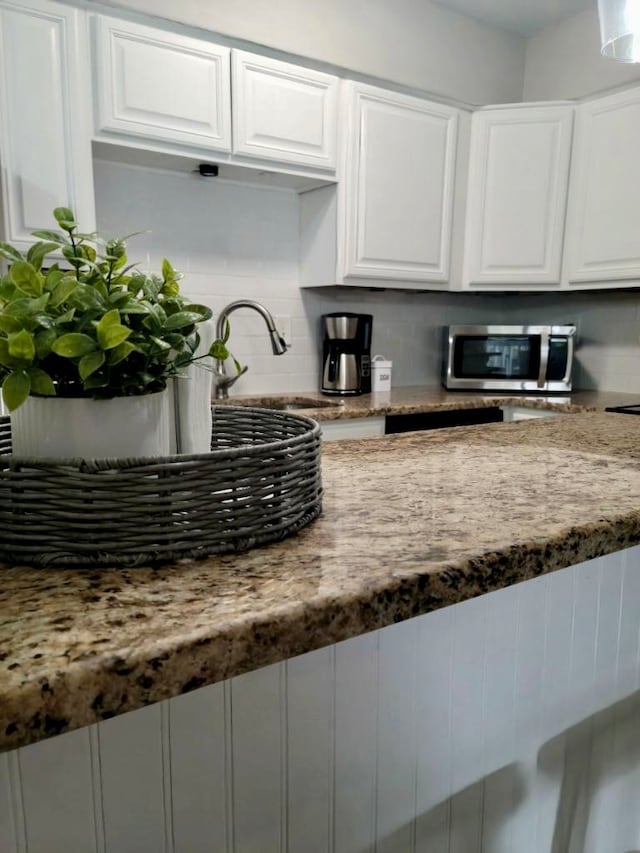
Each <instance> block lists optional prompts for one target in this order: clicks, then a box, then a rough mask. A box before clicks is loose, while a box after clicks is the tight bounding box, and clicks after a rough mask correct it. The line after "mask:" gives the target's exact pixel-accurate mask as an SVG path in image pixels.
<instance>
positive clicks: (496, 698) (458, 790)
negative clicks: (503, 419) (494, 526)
mask: <svg viewBox="0 0 640 853" xmlns="http://www.w3.org/2000/svg"><path fill="white" fill-rule="evenodd" d="M639 598H640V547H636V548H632V549H629V550H628V551H626V552H623V553H620V554H614V555H610V556H608V557H603V558H599V559H597V560H592V561H589V562H587V563H583V564H580V565H578V566H575V567H571V568H568V569H564V570H561V571H559V572H553V573H551V574H549V575H543V576H541V577H539V578H536V579H534V580H531V581H527V582H526V583H522V584H517V585H515V586H512V587H509V588H507V589H504V590H500V591H498V592H495V593H491V594H488V595H485V596H480V597H478V598H476V599H472V600H470V601H467V602H463V603H462V604H459V605H456V606H453V607H448V608H444V609H442V610H440V611H436V612H434V613H429V614H426V615H424V616H421V617H418V618H417V619H413V620H408V621H406V622H403V623H400V624H398V625H394V626H391V627H389V628H385V629H383V630H381V631H376V632H372V633H370V634H366V635H364V636H361V637H358V638H355V639H353V640H349V641H346V642H344V643H340V644H338V645H336V646H332V647H329V648H325V649H320V650H318V651H315V652H311V653H310V654H307V655H303V656H300V657H298V658H294V659H292V660H290V661H287V662H284V663H281V664H276V665H274V666H270V667H266V668H264V669H261V670H257V671H256V672H253V673H248V674H247V675H243V676H239V677H237V678H234V679H231V680H229V681H226V682H223V683H222V684H218V685H214V686H211V687H206V688H202V689H200V690H197V691H194V692H193V693H191V694H189V695H187V696H182V697H176V698H175V699H172V700H170V701H169V702H164V703H159V704H158V705H154V706H151V707H149V708H146V709H143V710H141V711H135V712H133V713H130V714H126V715H123V716H122V717H118V718H115V719H113V720H109V721H106V722H103V723H100V724H98V725H97V726H92V727H89V728H88V729H82V730H80V731H78V732H73V733H71V734H69V735H63V736H61V737H58V738H53V739H51V740H48V741H43V742H41V743H38V744H35V745H33V746H29V747H25V748H23V749H21V750H16V751H13V752H10V753H7V754H5V755H2V756H0V850H2V853H5V850H6V853H34V851H36V853H40V851H44V853H57V851H64V853H67V851H69V853H75V851H76V850H78V851H82V853H85V851H87V853H129V851H136V853H139V851H144V853H146V851H154V853H155V851H158V853H199V851H211V853H316V851H317V853H374V851H375V853H458V852H459V853H474V851H482V853H630V851H637V850H639V849H640V846H639V843H638V842H639V839H640V819H639V817H638V809H637V792H638V790H639V789H640V725H638V720H639V719H640V690H639V682H638V672H639V665H640V608H639V607H638V600H639Z"/></svg>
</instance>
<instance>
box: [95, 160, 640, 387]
mask: <svg viewBox="0 0 640 853" xmlns="http://www.w3.org/2000/svg"><path fill="white" fill-rule="evenodd" d="M94 167H95V184H96V203H97V223H98V229H99V231H100V232H101V233H102V234H104V235H106V236H121V235H126V234H129V233H133V232H143V233H140V234H138V235H137V236H135V237H132V238H131V240H130V241H129V243H128V247H129V258H130V260H131V261H137V262H139V264H140V267H141V268H143V269H148V270H159V268H160V263H161V261H162V258H163V257H165V256H166V257H168V258H169V259H170V261H171V262H172V264H173V265H174V266H175V267H176V268H177V269H179V270H181V271H182V272H183V273H184V274H185V275H184V280H183V283H182V286H183V290H184V292H185V293H186V294H187V295H188V296H189V297H190V298H192V299H193V300H194V301H198V302H203V303H205V304H207V305H209V306H210V307H211V309H212V310H213V312H214V314H215V315H217V314H218V313H219V312H220V310H221V309H222V308H223V307H224V306H225V305H227V304H228V303H229V302H232V301H234V300H236V299H241V298H247V299H256V300H258V301H259V302H262V303H263V304H264V305H265V306H266V307H267V308H268V309H269V310H270V311H271V313H272V314H274V315H276V316H287V317H289V318H290V319H291V341H290V343H291V349H290V351H289V352H288V353H287V354H286V355H284V356H280V357H278V356H274V355H272V353H271V347H270V343H269V340H268V337H267V334H266V329H265V326H264V322H263V320H262V319H261V318H260V317H259V316H258V315H257V314H256V313H255V312H252V311H248V310H244V309H241V310H239V311H237V312H236V313H234V314H233V315H232V317H231V327H232V336H231V341H230V346H231V350H232V352H233V353H234V355H235V356H236V357H237V358H238V359H239V361H241V362H242V363H243V364H247V365H248V367H249V370H248V372H247V374H246V375H245V376H243V377H242V378H241V379H240V380H239V381H238V382H237V383H236V385H235V386H234V392H235V393H245V394H254V393H261V392H291V391H317V390H318V385H319V374H320V345H321V342H320V316H321V315H322V314H324V313H327V312H330V311H341V310H345V311H363V312H366V313H370V314H373V317H374V322H373V346H372V354H376V353H382V354H383V355H385V356H386V357H387V358H390V359H392V360H393V365H394V367H393V378H394V385H396V386H404V385H415V384H436V383H438V382H439V377H440V352H441V326H443V325H447V324H449V323H462V322H490V321H502V322H522V321H525V320H526V321H532V322H552V321H557V322H563V321H565V320H567V321H574V322H576V323H577V324H578V333H579V344H580V348H579V351H578V362H577V367H576V375H575V385H576V387H582V388H596V387H597V388H603V389H607V390H618V391H629V392H635V391H638V392H639V393H640V375H639V373H638V370H637V364H638V362H639V360H640V343H639V335H640V309H639V306H640V293H634V292H622V291H618V292H612V291H605V292H602V293H586V294H585V293H576V294H524V295H521V294H463V293H417V292H407V293H405V292H401V291H390V290H388V291H384V292H380V291H369V290H366V289H363V288H339V287H333V288H322V289H316V290H314V289H311V290H309V289H306V290H305V289H301V288H300V286H299V281H298V251H299V217H298V213H299V211H298V196H297V195H296V193H294V192H292V191H290V190H284V189H274V188H263V187H259V186H252V185H247V184H242V183H235V182H231V181H223V180H215V179H206V178H202V177H200V176H199V175H198V174H195V173H180V172H169V171H164V170H160V169H155V168H146V167H140V166H130V165H125V164H120V163H114V162H111V161H106V160H100V159H96V160H95V161H94Z"/></svg>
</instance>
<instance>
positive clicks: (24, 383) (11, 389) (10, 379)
mask: <svg viewBox="0 0 640 853" xmlns="http://www.w3.org/2000/svg"><path fill="white" fill-rule="evenodd" d="M30 391H31V379H30V378H29V374H28V373H27V371H26V370H24V369H23V368H19V369H18V370H14V371H13V373H10V374H9V375H8V376H7V378H6V379H5V380H4V382H3V383H2V399H3V400H4V404H5V406H6V407H7V409H9V411H10V412H13V411H15V410H16V409H17V408H18V406H21V405H22V404H23V403H24V401H25V400H26V399H27V397H28V396H29V392H30Z"/></svg>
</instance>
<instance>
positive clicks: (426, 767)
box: [415, 607, 454, 853]
mask: <svg viewBox="0 0 640 853" xmlns="http://www.w3.org/2000/svg"><path fill="white" fill-rule="evenodd" d="M453 614H454V608H453V607H445V608H444V609H443V610H437V611H436V612H435V613H430V614H429V616H428V618H427V617H426V616H425V617H422V618H419V619H417V620H416V621H417V627H418V636H417V655H416V679H415V689H416V759H417V766H416V806H415V847H416V850H417V851H434V853H440V851H448V849H449V820H450V802H449V798H450V796H451V752H452V744H451V738H452V731H451V677H452V665H453V631H454V619H453Z"/></svg>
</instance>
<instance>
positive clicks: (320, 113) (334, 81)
mask: <svg viewBox="0 0 640 853" xmlns="http://www.w3.org/2000/svg"><path fill="white" fill-rule="evenodd" d="M232 81H233V150H234V153H237V154H248V155H250V156H251V157H259V158H261V159H267V160H275V161H279V162H281V163H296V164H301V165H305V166H313V167H316V168H319V169H331V170H335V167H336V125H337V122H336V113H337V93H338V78H337V77H332V76H331V75H329V74H322V73H321V72H319V71H312V70H311V69H309V68H301V67H299V66H297V65H291V64H290V63H288V62H279V61H277V60H275V59H269V58H267V57H264V56H256V55H255V54H252V53H245V52H244V51H241V50H234V51H232Z"/></svg>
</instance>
